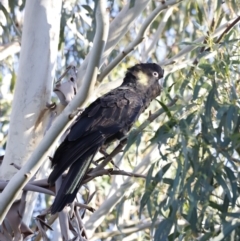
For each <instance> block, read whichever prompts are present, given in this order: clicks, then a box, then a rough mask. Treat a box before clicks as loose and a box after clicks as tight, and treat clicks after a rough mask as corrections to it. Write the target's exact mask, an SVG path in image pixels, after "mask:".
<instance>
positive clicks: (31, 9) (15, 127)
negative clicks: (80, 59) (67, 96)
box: [1, 0, 61, 179]
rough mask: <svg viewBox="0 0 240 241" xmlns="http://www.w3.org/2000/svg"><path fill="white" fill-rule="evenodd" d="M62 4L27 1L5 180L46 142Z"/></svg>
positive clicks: (4, 171) (4, 162) (2, 169)
mask: <svg viewBox="0 0 240 241" xmlns="http://www.w3.org/2000/svg"><path fill="white" fill-rule="evenodd" d="M60 9H61V2H60V1H54V0H52V1H47V0H41V1H27V2H26V9H25V17H24V27H23V36H22V41H21V42H22V47H21V53H20V63H19V69H18V78H17V83H16V89H15V93H14V100H13V106H12V113H11V118H10V128H9V134H8V139H7V143H8V144H7V148H6V155H5V158H4V161H3V164H2V168H1V171H2V172H1V178H3V179H10V178H11V177H12V176H13V174H14V173H16V169H15V168H14V167H13V166H11V165H10V164H11V163H13V162H14V163H15V164H17V165H19V166H22V165H23V164H24V163H25V162H26V160H27V159H28V158H29V156H30V154H31V153H32V152H33V150H34V149H35V148H36V146H37V145H38V143H39V141H40V140H41V139H42V136H43V132H44V128H43V123H42V120H43V119H44V116H45V115H44V114H45V113H46V111H47V110H46V103H47V102H48V101H49V100H50V96H51V87H52V79H53V76H54V65H55V64H54V63H55V58H56V54H57V44H58V36H59V26H60V24H59V22H60Z"/></svg>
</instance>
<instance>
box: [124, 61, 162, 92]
mask: <svg viewBox="0 0 240 241" xmlns="http://www.w3.org/2000/svg"><path fill="white" fill-rule="evenodd" d="M163 75H164V70H163V69H162V68H161V67H160V66H159V65H157V64H155V63H141V64H137V65H135V66H133V67H131V68H129V69H128V71H127V74H126V77H125V78H124V82H123V84H125V85H129V84H130V85H131V84H133V85H135V86H138V87H142V88H148V87H150V86H152V85H156V84H160V80H161V79H162V78H163Z"/></svg>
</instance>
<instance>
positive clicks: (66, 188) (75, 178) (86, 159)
mask: <svg viewBox="0 0 240 241" xmlns="http://www.w3.org/2000/svg"><path fill="white" fill-rule="evenodd" d="M100 147H101V145H98V146H96V147H95V148H94V149H93V148H92V149H91V150H89V151H87V152H85V153H84V155H83V156H81V158H80V159H78V160H77V161H76V162H75V163H74V164H73V165H72V166H71V167H70V169H69V171H68V173H67V175H66V177H65V178H64V179H63V182H62V185H61V187H60V189H59V190H58V193H57V196H56V198H55V200H54V202H53V204H52V207H51V213H52V214H54V213H56V212H60V211H62V210H63V208H64V207H65V206H66V205H67V204H68V203H71V202H73V200H74V198H75V197H76V195H77V192H78V190H79V188H80V186H81V184H82V180H83V178H84V176H85V174H86V172H87V170H88V167H89V165H90V164H91V162H92V160H93V158H94V156H95V155H96V153H97V152H98V150H99V148H100Z"/></svg>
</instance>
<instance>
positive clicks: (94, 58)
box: [0, 0, 109, 223]
mask: <svg viewBox="0 0 240 241" xmlns="http://www.w3.org/2000/svg"><path fill="white" fill-rule="evenodd" d="M98 3H99V7H98V10H97V11H96V18H97V30H96V35H95V38H94V44H93V48H92V51H91V54H90V59H91V61H90V62H89V63H90V64H89V66H88V69H87V73H86V77H85V81H84V83H83V86H82V88H81V89H80V91H79V92H78V93H77V95H76V96H75V98H74V99H73V100H72V101H71V102H70V103H69V105H68V106H67V107H66V108H65V109H64V111H63V112H62V113H61V114H60V115H59V117H58V118H57V119H56V121H55V122H54V123H53V125H52V127H51V128H50V129H49V131H48V132H47V133H46V135H45V136H44V137H43V139H42V141H41V142H40V143H39V145H38V146H37V147H36V149H35V150H34V152H33V153H32V155H31V157H30V158H29V160H28V162H27V163H26V164H25V165H24V166H23V167H22V168H21V170H19V171H18V172H17V173H16V174H15V175H14V176H13V178H12V179H11V180H10V182H9V183H8V185H7V187H6V188H5V189H4V190H3V192H2V193H1V194H0V223H2V221H3V219H4V217H5V216H6V213H7V212H8V210H9V208H10V207H11V205H12V203H13V202H14V200H15V199H16V197H17V195H18V194H19V193H20V191H21V189H22V188H23V187H24V186H25V185H26V183H27V182H28V181H29V180H30V179H31V177H32V176H33V175H34V174H35V173H36V171H37V170H38V169H39V167H40V166H41V165H42V163H43V162H44V160H46V158H47V154H48V153H49V151H50V150H51V147H52V146H53V145H54V144H55V143H56V142H57V140H58V138H59V137H60V135H61V132H62V130H63V128H64V127H65V125H66V124H67V123H68V116H69V115H70V114H71V113H72V111H73V110H75V109H77V107H79V106H81V105H82V104H83V103H85V101H86V98H87V97H88V95H89V93H86V91H91V90H92V89H93V86H94V84H95V81H96V75H97V72H98V66H99V63H100V59H101V53H102V51H103V49H104V46H105V43H106V40H107V33H108V22H109V21H108V15H107V13H106V7H105V5H104V3H105V1H104V0H99V1H98Z"/></svg>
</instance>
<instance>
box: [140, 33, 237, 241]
mask: <svg viewBox="0 0 240 241" xmlns="http://www.w3.org/2000/svg"><path fill="white" fill-rule="evenodd" d="M230 36H231V37H230ZM230 36H227V37H226V39H224V42H223V43H222V44H221V46H219V50H218V52H217V54H216V55H215V57H214V58H213V59H210V60H203V59H200V62H199V64H198V66H197V67H196V68H194V70H193V71H190V72H189V69H185V70H182V71H181V75H182V76H183V79H182V80H180V81H181V82H182V83H181V84H180V86H181V88H180V89H179V94H180V95H181V96H182V99H183V101H182V103H181V104H180V105H182V107H181V108H180V107H179V106H178V107H177V108H176V111H175V113H174V115H170V114H168V118H169V121H165V122H164V124H163V125H161V126H160V127H159V128H158V130H157V131H156V133H155V135H154V137H153V138H152V139H151V144H154V143H158V144H159V145H160V147H159V154H160V157H161V160H162V161H158V163H160V164H159V165H156V164H154V165H153V166H154V168H153V166H152V168H150V171H149V174H148V178H147V181H146V188H145V193H144V194H143V196H142V199H141V202H140V214H142V213H143V212H144V210H145V212H147V213H148V215H149V216H150V217H151V218H152V219H153V221H154V220H159V219H161V218H163V219H162V221H161V222H160V224H159V225H157V227H156V229H155V231H154V232H155V234H154V240H174V238H177V237H178V238H180V239H181V240H182V239H184V240H209V239H210V237H211V238H214V237H215V238H214V240H223V239H224V240H228V238H230V234H231V235H233V236H234V237H235V238H234V240H237V239H238V238H239V232H238V231H237V230H238V229H239V226H240V222H239V221H238V215H239V198H238V197H239V195H240V193H239V191H240V189H239V174H238V168H239V162H240V159H239V154H240V153H239V150H240V149H239V140H240V102H239V91H238V90H239V88H238V82H237V81H238V77H237V76H238V73H237V71H236V70H237V68H238V67H237V66H238V65H239V64H240V61H239V50H238V49H236V48H234V45H235V41H232V39H231V38H232V37H233V33H232V34H231V35H230ZM189 73H190V74H189ZM174 74H175V75H176V74H177V73H174ZM176 85H179V84H178V83H176ZM189 95H190V96H192V98H191V100H190V101H187V102H186V101H184V98H186V96H189ZM178 104H179V102H178ZM163 108H164V106H163ZM173 117H174V119H173ZM154 173H155V174H154ZM154 194H157V195H154ZM146 207H147V208H146ZM145 208H146V209H145ZM173 236H174V238H173Z"/></svg>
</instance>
